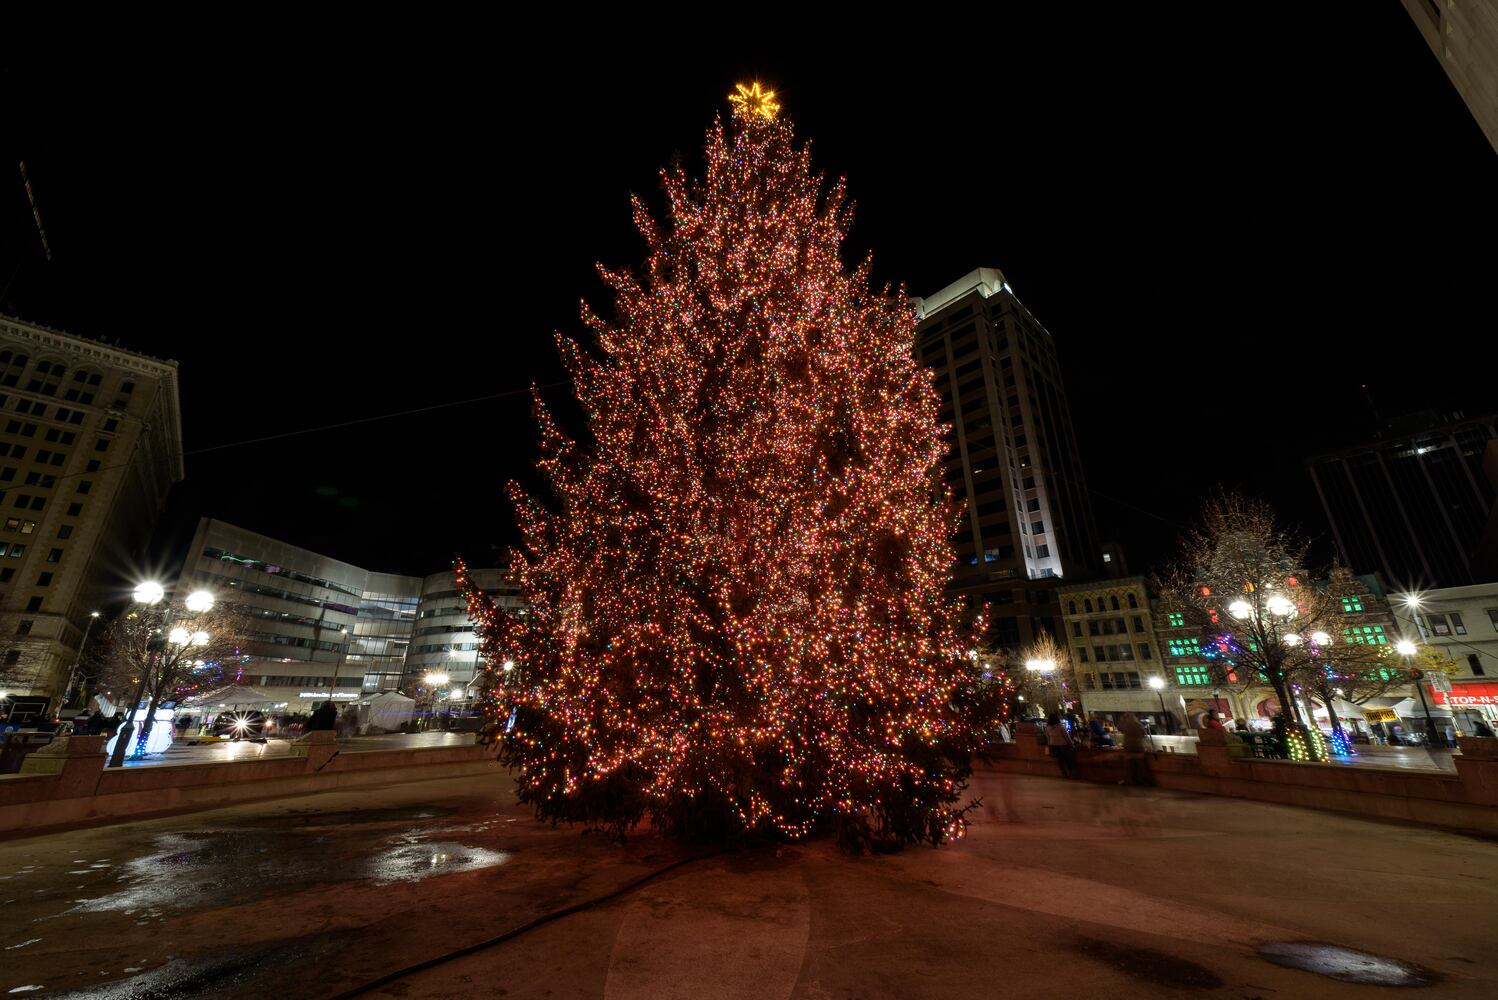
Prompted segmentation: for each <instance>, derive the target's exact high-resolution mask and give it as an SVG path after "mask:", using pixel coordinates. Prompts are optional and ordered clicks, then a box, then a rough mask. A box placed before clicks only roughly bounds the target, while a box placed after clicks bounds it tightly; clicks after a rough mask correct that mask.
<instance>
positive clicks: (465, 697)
mask: <svg viewBox="0 0 1498 1000" xmlns="http://www.w3.org/2000/svg"><path fill="white" fill-rule="evenodd" d="M469 576H470V577H471V578H472V579H473V582H474V583H475V584H477V585H478V587H479V589H480V590H482V591H483V592H484V593H485V594H487V595H488V596H489V597H490V598H491V599H492V600H493V601H494V603H495V604H496V605H497V606H499V607H502V608H507V609H509V610H511V611H520V608H521V601H520V588H519V587H518V586H517V585H516V584H515V581H514V580H513V579H512V578H511V576H510V573H509V571H508V570H506V569H503V568H500V569H471V570H469ZM522 613H523V612H522ZM483 666H484V664H483V663H482V661H481V660H480V659H479V648H478V637H477V636H476V635H475V634H474V622H473V620H472V619H471V618H469V617H468V606H467V602H466V601H465V600H464V598H463V594H462V593H461V592H460V591H459V590H458V589H457V587H456V586H455V585H454V583H453V574H452V571H451V570H448V571H447V572H444V573H433V574H432V575H431V576H429V577H427V578H426V579H425V580H423V581H422V583H421V598H420V601H419V603H418V604H417V610H416V629H415V631H414V633H413V634H412V638H411V649H410V652H409V654H408V655H407V657H406V676H407V678H408V683H409V684H413V685H414V684H418V683H422V682H423V680H424V678H425V677H426V676H427V675H428V674H445V675H447V677H448V682H447V684H446V685H444V686H441V687H440V689H434V694H436V696H437V697H438V698H439V699H440V700H443V701H446V702H448V703H449V704H463V703H466V702H469V701H472V700H473V698H474V697H475V696H476V693H477V692H476V688H475V686H474V683H473V682H474V680H475V679H476V678H477V677H478V676H479V672H480V671H481V670H482V668H483Z"/></svg>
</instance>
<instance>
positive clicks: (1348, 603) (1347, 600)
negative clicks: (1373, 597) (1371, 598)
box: [1342, 597, 1363, 611]
mask: <svg viewBox="0 0 1498 1000" xmlns="http://www.w3.org/2000/svg"><path fill="white" fill-rule="evenodd" d="M1342 610H1343V611H1362V610H1363V599H1362V598H1361V597H1344V598H1342Z"/></svg>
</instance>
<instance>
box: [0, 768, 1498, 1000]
mask: <svg viewBox="0 0 1498 1000" xmlns="http://www.w3.org/2000/svg"><path fill="white" fill-rule="evenodd" d="M974 791H975V793H977V794H979V795H982V796H983V797H984V799H985V802H984V806H983V808H982V809H981V810H980V813H979V815H978V820H977V822H976V824H975V825H974V827H973V829H972V831H971V833H970V835H969V836H968V838H967V839H966V840H964V841H963V842H961V843H959V844H957V845H954V846H952V847H949V848H944V849H941V850H930V849H920V850H910V851H907V852H905V853H903V854H900V855H896V856H892V857H877V858H871V857H865V858H849V857H846V856H844V855H841V854H839V853H838V852H837V851H836V850H835V849H833V848H832V847H831V846H829V845H827V844H825V843H811V844H803V845H797V846H794V847H787V848H785V849H783V850H781V851H778V852H777V851H776V850H775V849H773V848H771V849H760V850H751V851H741V852H737V853H732V854H721V855H714V856H711V857H707V858H704V859H702V860H697V861H692V862H690V863H688V864H686V865H683V866H681V867H677V868H675V869H673V870H671V871H669V872H667V873H666V874H664V875H661V876H659V877H658V878H656V879H654V880H652V881H648V882H646V883H645V884H643V885H642V886H640V887H638V888H636V889H634V890H632V891H630V892H627V893H625V894H623V895H620V896H618V897H617V898H615V899H613V900H612V901H609V902H606V903H603V904H601V905H597V906H593V907H587V908H584V909H581V910H579V911H577V912H574V913H571V914H570V915H566V916H562V917H560V918H559V919H556V920H553V921H551V922H548V923H544V924H542V925H540V926H539V927H537V928H536V929H534V930H531V931H528V932H526V933H523V934H521V935H519V936H517V937H514V938H512V939H510V940H507V941H504V942H502V943H499V944H495V945H493V946H491V947H486V948H483V949H482V950H479V951H477V952H475V953H473V954H470V955H468V956H466V957H462V958H459V959H456V960H453V961H448V962H443V963H440V964H437V965H435V966H434V967H431V968H428V969H426V970H424V971H420V972H416V973H412V974H410V975H407V976H404V977H402V978H400V979H399V980H397V981H396V982H393V983H391V984H388V985H385V986H381V987H376V988H374V989H372V990H370V991H368V992H366V993H361V994H359V995H362V996H370V997H403V998H439V997H443V998H445V997H453V998H457V997H463V998H470V997H505V998H531V997H537V998H556V1000H563V998H608V1000H637V998H638V1000H646V998H649V1000H661V998H666V1000H670V998H689V997H690V998H703V997H723V998H749V997H755V998H758V997H768V998H791V997H795V998H806V1000H822V998H834V997H836V998H855V997H868V998H875V997H918V998H926V997H929V998H946V997H959V996H1008V995H1018V996H1024V997H1107V998H1117V997H1161V996H1211V997H1233V998H1254V997H1258V998H1264V1000H1273V998H1285V997H1316V998H1318V1000H1334V998H1339V997H1354V996H1374V995H1376V994H1378V993H1380V992H1382V991H1384V988H1383V987H1376V986H1367V985H1355V984H1351V983H1346V982H1340V981H1337V980H1333V979H1330V978H1327V977H1325V976H1322V975H1319V974H1316V973H1313V972H1308V971H1302V970H1301V969H1298V968H1286V967H1282V966H1281V965H1276V964H1272V963H1271V962H1270V961H1268V960H1266V958H1264V957H1262V955H1261V954H1260V951H1259V949H1261V948H1264V947H1268V948H1269V950H1275V949H1277V948H1280V947H1282V945H1283V943H1286V942H1289V943H1295V942H1308V941H1309V942H1322V943H1331V944H1335V945H1342V946H1347V947H1352V948H1356V949H1360V950H1362V951H1366V952H1370V953H1373V954H1375V955H1380V956H1386V957H1389V958H1393V959H1399V960H1403V961H1404V962H1407V963H1412V964H1414V965H1416V966H1419V967H1420V969H1421V971H1419V972H1418V973H1417V975H1419V976H1421V977H1423V978H1425V979H1428V980H1429V981H1430V985H1428V986H1426V987H1424V988H1421V989H1418V990H1417V992H1418V993H1419V994H1421V995H1424V996H1430V997H1491V996H1493V995H1494V990H1495V985H1494V984H1495V983H1498V949H1495V948H1494V947H1493V942H1494V940H1495V938H1498V934H1495V930H1498V916H1495V915H1498V843H1494V842H1492V841H1488V840H1482V839H1477V838H1471V837H1464V836H1461V835H1457V834H1452V833H1444V832H1439V831H1436V830H1430V829H1423V828H1418V827H1411V826H1402V825H1393V824H1384V823H1373V822H1366V821H1362V820H1358V819H1353V818H1350V817H1345V816H1338V815H1334V814H1329V813H1320V812H1315V811H1310V810H1301V809H1294V808H1288V807H1280V806H1272V805H1264V804H1258V803H1249V802H1240V801H1236V800H1228V799H1221V798H1211V797H1197V796H1188V795H1179V794H1171V793H1165V792H1158V791H1153V790H1144V789H1134V788H1124V787H1118V786H1104V785H1091V784H1082V783H1072V782H1062V781H1059V780H1056V779H1049V778H1027V777H1011V776H1001V775H997V774H992V773H985V774H980V775H979V777H978V779H977V780H976V782H975V786H974ZM692 853H693V852H692V851H691V850H690V849H689V848H686V847H683V846H680V845H676V844H671V843H666V842H663V841H660V840H658V839H656V838H655V837H653V836H649V835H641V836H639V837H636V838H634V839H632V840H630V841H629V842H628V843H626V844H624V845H622V846H621V845H617V844H613V843H610V842H608V841H605V840H603V839H601V838H599V837H596V836H588V835H584V834H582V833H580V832H578V831H577V830H569V829H566V828H562V829H551V828H548V827H546V826H543V825H541V824H538V823H536V822H535V821H534V820H533V819H532V818H531V817H530V815H529V813H528V811H527V810H525V809H522V808H521V807H519V806H517V805H516V804H515V803H514V801H513V797H512V795H511V794H510V791H509V781H508V779H507V778H506V777H505V776H504V775H503V774H502V773H499V772H496V773H494V775H493V776H492V777H469V778H461V779H452V780H447V781H435V782H424V783H407V784H399V785H390V786H386V787H382V788H376V789H364V790H360V791H358V792H343V793H324V794H319V795H315V796H307V797H302V798H296V799H283V800H277V801H273V802H266V803H257V804H253V805H247V806H240V807H235V808H231V809H223V810H217V811H213V812H203V813H196V814H192V815H187V816H178V817H173V818H167V819H159V820H152V821H147V822H137V823H130V824H121V825H115V826H107V827H96V828H88V829H78V830H72V831H67V832H61V833H50V834H44V835H40V836H36V837H30V838H24V839H12V840H8V841H0V913H3V919H0V948H3V949H4V950H0V994H5V995H12V994H13V995H17V996H26V997H55V996H76V997H119V998H124V997H131V998H138V1000H146V998H155V997H188V996H211V997H225V998H234V997H277V998H288V1000H295V998H304V997H305V998H313V997H332V996H336V995H338V994H340V993H341V992H342V991H345V990H349V989H351V988H354V987H356V986H358V985H359V984H365V983H369V982H372V981H374V980H376V979H378V978H379V977H381V976H382V975H384V974H387V973H391V972H396V971H398V970H400V969H403V968H407V967H410V966H413V965H415V964H417V963H420V962H423V961H424V960H427V959H431V958H434V957H437V956H441V955H444V954H448V953H451V952H453V951H455V950H457V949H460V948H463V947H465V946H468V945H472V944H475V943H479V942H484V941H488V940H491V939H494V938H496V937H500V936H501V935H503V934H505V933H506V932H507V931H510V930H512V929H514V928H517V927H521V926H522V925H525V924H527V923H528V922H530V921H532V920H533V919H535V918H537V917H539V916H542V915H545V914H550V913H554V912H556V911H558V910H560V909H563V908H565V907H568V906H570V905H572V904H575V903H578V902H582V901H586V900H590V899H595V898H597V897H600V896H603V895H606V894H608V893H610V892H612V891H614V890H616V889H617V888H619V887H621V886H624V885H626V884H627V883H629V882H630V881H631V880H634V879H636V878H638V877H640V876H642V875H647V874H649V873H651V872H653V871H658V870H659V869H661V868H663V867H665V866H667V865H669V864H671V863H672V862H675V861H679V860H681V859H683V858H686V857H690V856H691V855H692Z"/></svg>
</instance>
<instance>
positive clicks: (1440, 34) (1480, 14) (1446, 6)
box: [1404, 0, 1498, 150]
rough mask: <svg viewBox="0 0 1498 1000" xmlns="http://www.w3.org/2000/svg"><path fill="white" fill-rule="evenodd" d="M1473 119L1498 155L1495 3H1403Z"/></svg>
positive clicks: (1414, 0) (1475, 0) (1459, 0)
mask: <svg viewBox="0 0 1498 1000" xmlns="http://www.w3.org/2000/svg"><path fill="white" fill-rule="evenodd" d="M1404 8H1405V10H1407V11H1409V12H1410V17H1412V18H1413V19H1414V21H1415V26H1416V27H1417V28H1419V29H1420V34H1421V35H1422V36H1423V37H1424V38H1425V44H1427V45H1429V46H1430V51H1431V52H1433V53H1435V57H1436V60H1437V61H1438V62H1440V64H1441V68H1442V69H1444V70H1445V71H1446V75H1447V76H1448V77H1450V78H1451V84H1452V86H1454V87H1456V92H1457V93H1458V94H1461V95H1462V100H1463V101H1466V102H1467V107H1468V108H1469V109H1470V110H1471V111H1472V117H1473V118H1476V119H1477V124H1478V125H1479V126H1480V127H1481V128H1482V131H1483V134H1484V135H1486V136H1487V137H1488V142H1490V143H1492V144H1493V149H1494V150H1498V4H1494V3H1493V0H1404Z"/></svg>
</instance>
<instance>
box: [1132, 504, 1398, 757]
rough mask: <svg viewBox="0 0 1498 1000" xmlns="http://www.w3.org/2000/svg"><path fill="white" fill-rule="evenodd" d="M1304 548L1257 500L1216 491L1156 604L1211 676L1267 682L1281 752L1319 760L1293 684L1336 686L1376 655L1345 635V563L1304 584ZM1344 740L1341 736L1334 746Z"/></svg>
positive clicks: (1349, 630) (1314, 734)
mask: <svg viewBox="0 0 1498 1000" xmlns="http://www.w3.org/2000/svg"><path fill="white" fill-rule="evenodd" d="M1309 549H1310V543H1309V541H1307V540H1306V539H1304V538H1302V537H1300V536H1298V535H1297V534H1295V533H1294V532H1292V531H1290V530H1288V529H1286V528H1284V527H1282V526H1281V525H1280V524H1279V523H1278V522H1277V520H1276V518H1275V514H1274V511H1273V510H1272V509H1271V508H1270V507H1269V505H1268V504H1266V503H1264V502H1263V501H1261V500H1256V499H1253V498H1249V497H1243V496H1239V495H1234V494H1227V495H1221V496H1217V497H1215V498H1213V499H1212V500H1210V501H1209V502H1208V503H1207V505H1206V507H1205V509H1204V510H1203V513H1202V519H1201V524H1200V526H1199V527H1198V528H1196V529H1195V530H1193V531H1192V532H1190V533H1189V534H1188V535H1187V536H1186V538H1185V540H1184V542H1183V551H1182V557H1181V559H1180V561H1179V562H1178V563H1177V565H1176V566H1175V567H1173V569H1172V570H1171V572H1170V574H1169V575H1168V576H1167V577H1166V579H1165V580H1164V581H1162V583H1161V588H1160V589H1161V596H1162V601H1163V602H1164V604H1165V605H1166V607H1167V608H1169V609H1170V610H1171V611H1172V612H1174V613H1175V615H1179V616H1180V618H1181V619H1182V621H1183V625H1184V627H1185V628H1186V629H1188V630H1189V631H1191V632H1194V633H1195V638H1196V640H1197V643H1198V645H1199V649H1200V653H1201V655H1202V656H1203V657H1204V658H1205V659H1206V660H1207V661H1208V662H1209V664H1211V668H1210V669H1211V670H1212V672H1213V674H1214V676H1216V677H1220V678H1222V679H1223V680H1225V681H1227V682H1229V683H1234V684H1238V683H1243V684H1259V685H1263V686H1266V687H1268V688H1270V689H1272V690H1273V691H1274V694H1275V697H1276V699H1277V700H1278V701H1279V705H1280V711H1281V712H1282V713H1284V716H1285V722H1286V723H1287V724H1288V726H1289V730H1290V741H1291V746H1290V751H1291V755H1292V756H1294V757H1297V758H1308V759H1320V758H1321V757H1324V756H1325V754H1326V752H1327V751H1326V748H1325V747H1324V746H1323V744H1322V739H1321V735H1320V731H1319V730H1318V729H1317V728H1316V725H1315V720H1314V719H1309V718H1305V717H1304V714H1303V713H1304V706H1303V705H1302V704H1301V701H1300V698H1299V697H1298V694H1299V692H1300V691H1301V690H1304V689H1307V688H1309V689H1310V690H1312V691H1316V692H1322V691H1325V692H1327V694H1328V695H1330V694H1333V693H1335V688H1336V687H1337V686H1338V685H1336V684H1329V683H1327V682H1328V681H1329V680H1331V679H1332V678H1335V677H1337V676H1341V675H1344V674H1347V673H1359V672H1361V671H1364V670H1368V669H1373V668H1375V667H1376V666H1377V665H1378V664H1379V663H1380V662H1382V659H1383V657H1384V653H1383V652H1381V651H1380V650H1379V648H1378V647H1377V646H1376V645H1372V644H1364V643H1358V642H1356V641H1355V640H1354V639H1353V638H1352V636H1353V634H1354V632H1353V630H1354V629H1355V628H1357V627H1360V626H1361V625H1362V616H1361V615H1358V614H1355V613H1353V612H1351V611H1350V610H1348V608H1346V607H1344V605H1343V604H1342V598H1343V597H1344V596H1345V595H1346V594H1347V593H1348V592H1349V588H1350V587H1351V586H1352V584H1351V578H1350V577H1349V575H1348V574H1347V573H1346V571H1345V570H1338V569H1333V570H1332V571H1331V572H1329V574H1328V577H1327V579H1326V580H1325V581H1323V582H1322V583H1321V584H1320V585H1315V584H1313V583H1312V581H1311V579H1310V574H1309V572H1308V569H1307V565H1308V561H1309V560H1308V552H1309ZM1323 701H1324V703H1325V704H1326V705H1327V706H1328V708H1329V709H1330V707H1331V704H1330V701H1329V700H1326V699H1323ZM1329 717H1330V718H1331V719H1333V720H1335V716H1334V715H1329ZM1333 731H1334V733H1336V732H1340V731H1341V728H1340V723H1338V722H1336V721H1334V722H1333ZM1347 745H1348V743H1347V740H1346V738H1345V735H1344V736H1343V738H1342V739H1341V740H1340V742H1339V743H1338V744H1337V746H1336V749H1338V750H1339V751H1342V750H1345V748H1346V746H1347Z"/></svg>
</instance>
